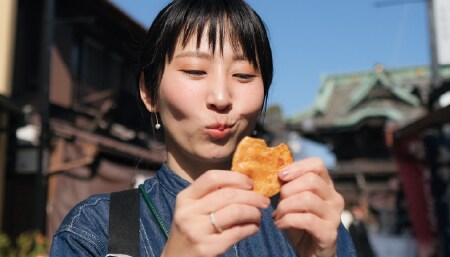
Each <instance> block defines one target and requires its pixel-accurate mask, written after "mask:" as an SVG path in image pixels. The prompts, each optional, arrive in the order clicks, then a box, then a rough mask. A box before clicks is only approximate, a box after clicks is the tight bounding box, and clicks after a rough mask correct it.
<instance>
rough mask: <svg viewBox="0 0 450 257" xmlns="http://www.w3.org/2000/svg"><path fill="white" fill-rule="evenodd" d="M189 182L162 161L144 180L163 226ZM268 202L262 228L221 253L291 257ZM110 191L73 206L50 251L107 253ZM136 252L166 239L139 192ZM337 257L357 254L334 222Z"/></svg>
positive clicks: (155, 249)
mask: <svg viewBox="0 0 450 257" xmlns="http://www.w3.org/2000/svg"><path fill="white" fill-rule="evenodd" d="M189 185H190V183H189V182H188V181H186V180H184V179H182V178H181V177H179V176H178V175H176V174H175V173H174V172H173V171H171V170H170V169H169V168H168V166H167V165H166V164H164V165H162V167H161V168H160V169H159V170H158V172H157V174H156V176H155V177H153V178H151V179H148V180H146V181H145V182H144V187H145V191H146V192H147V194H148V196H149V198H150V200H151V201H152V203H153V205H154V206H155V207H156V209H157V210H158V212H159V214H160V215H161V217H162V219H163V221H164V222H165V224H166V226H167V227H169V228H170V226H171V222H172V217H173V213H174V210H175V197H176V196H177V194H178V193H179V192H180V191H181V190H183V189H185V188H186V187H188V186H189ZM272 211H273V207H269V208H268V209H266V210H263V218H262V221H261V228H260V230H259V231H258V232H257V233H256V234H253V235H252V236H250V237H248V238H245V239H243V240H242V241H240V242H238V243H237V244H235V245H233V246H232V247H231V248H230V249H228V250H227V251H226V252H225V253H224V254H223V255H222V256H224V257H289V256H296V254H295V252H294V250H293V248H292V247H291V245H290V244H289V243H288V241H287V240H286V239H285V237H284V236H283V233H282V232H281V231H280V230H278V229H277V228H276V227H275V225H274V222H273V220H272V218H271V217H270V214H271V212H272ZM108 213H109V194H100V195H94V196H91V197H90V198H88V199H86V200H84V201H83V202H81V203H79V204H78V205H77V206H75V207H74V208H73V209H72V210H71V211H70V212H69V214H68V215H67V216H66V217H65V219H64V220H63V222H62V224H61V226H60V227H59V229H58V230H57V231H56V233H55V235H54V237H53V242H52V247H51V251H50V256H65V257H68V256H99V257H100V256H101V257H104V256H106V255H107V254H108V221H109V220H108ZM139 234H140V256H152V257H156V256H160V255H161V253H162V251H163V249H164V245H165V243H166V239H165V237H164V235H163V233H162V232H161V230H160V228H159V225H158V223H157V221H156V220H155V219H154V218H153V216H152V214H151V212H150V210H149V209H148V207H147V205H146V204H145V202H144V200H143V198H142V197H141V211H140V231H139ZM337 255H338V257H352V256H356V255H355V251H354V248H353V244H352V241H351V239H350V236H349V234H348V232H347V230H346V229H345V228H344V227H343V226H342V225H341V226H340V227H339V233H338V242H337Z"/></svg>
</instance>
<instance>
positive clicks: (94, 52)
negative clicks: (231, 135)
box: [0, 0, 165, 236]
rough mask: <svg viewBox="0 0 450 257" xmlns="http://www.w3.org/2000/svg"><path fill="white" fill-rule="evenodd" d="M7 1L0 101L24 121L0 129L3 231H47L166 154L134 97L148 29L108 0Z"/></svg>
mask: <svg viewBox="0 0 450 257" xmlns="http://www.w3.org/2000/svg"><path fill="white" fill-rule="evenodd" d="M13 2H15V4H16V7H17V8H16V13H17V15H16V22H15V24H14V25H15V26H14V27H15V28H16V31H15V34H16V37H15V50H14V62H13V76H12V86H11V92H10V95H9V96H8V97H7V98H2V97H0V106H2V108H3V109H5V108H6V107H9V110H10V111H11V112H13V113H14V114H15V115H10V116H11V117H12V116H14V117H16V120H17V118H20V119H19V120H20V121H21V122H20V123H19V122H9V123H8V126H7V127H5V128H2V129H3V130H4V132H5V133H6V134H7V135H8V136H7V137H8V143H7V145H6V146H5V149H6V153H3V152H2V151H0V154H2V153H3V156H2V157H4V159H5V160H6V163H5V172H4V173H0V176H2V181H3V180H4V181H5V183H4V184H5V187H4V188H2V190H4V193H5V194H4V196H5V197H4V199H5V201H4V203H3V204H2V205H1V206H0V213H2V212H1V210H2V211H3V219H2V221H1V227H0V230H4V231H6V232H7V233H8V234H11V235H13V236H15V235H17V234H19V233H21V232H23V231H25V230H30V229H36V228H37V229H41V230H47V232H48V234H49V235H50V236H51V235H52V234H53V232H54V230H55V229H56V227H57V226H58V225H59V223H60V222H61V220H62V218H63V217H64V216H65V214H66V213H67V211H68V210H69V209H70V208H72V207H73V205H75V204H76V203H78V202H79V201H81V200H82V199H84V198H86V197H87V196H89V195H91V194H94V193H100V192H109V191H116V190H120V189H124V188H129V187H131V186H132V185H133V184H134V183H136V181H137V180H138V178H139V177H140V176H142V177H148V176H151V175H152V172H151V171H152V170H153V169H155V167H157V166H159V165H160V164H161V163H162V162H163V161H164V158H165V148H164V144H163V143H162V142H161V140H160V138H161V137H159V136H155V134H154V133H153V131H152V129H151V122H150V119H149V115H148V113H147V112H146V111H145V108H144V107H143V106H142V104H140V101H139V97H138V95H137V92H138V91H137V85H136V81H137V80H136V75H137V70H136V63H137V60H136V56H137V53H138V51H139V43H140V42H141V41H143V39H144V37H145V34H146V29H145V28H144V27H143V26H142V25H140V24H139V23H137V22H136V21H134V20H133V19H131V18H130V17H129V16H128V15H126V14H125V13H124V12H123V11H122V10H121V9H119V8H118V7H116V6H115V5H114V4H112V3H111V2H110V1H107V0H54V1H44V0H39V1H37V0H16V1H13ZM50 2H53V3H54V6H48V5H46V3H50ZM47 50H48V51H47ZM47 65H49V66H47ZM46 66H47V67H50V68H49V75H48V70H46V69H45V68H46ZM47 75H48V76H47ZM46 92H48V93H46ZM5 99H6V100H7V101H6V100H5ZM9 103H14V105H11V104H9ZM5 106H6V107H5ZM2 142H3V141H2ZM1 159H3V158H0V160H1ZM1 170H2V169H0V171H1ZM0 203H1V201H0ZM46 210H47V212H45V211H46ZM46 220H47V221H48V222H45V221H46ZM45 224H46V225H45Z"/></svg>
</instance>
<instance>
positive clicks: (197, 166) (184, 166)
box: [167, 152, 231, 182]
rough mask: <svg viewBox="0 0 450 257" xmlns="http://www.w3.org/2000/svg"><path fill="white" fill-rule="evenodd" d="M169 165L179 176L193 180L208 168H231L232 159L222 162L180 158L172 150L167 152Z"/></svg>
mask: <svg viewBox="0 0 450 257" xmlns="http://www.w3.org/2000/svg"><path fill="white" fill-rule="evenodd" d="M167 165H168V166H169V168H170V169H171V170H172V171H173V172H175V173H176V174H177V175H178V176H180V177H182V178H184V179H186V180H187V181H190V182H193V181H194V180H196V179H197V178H198V177H200V176H201V175H202V174H203V173H205V172H206V171H208V170H229V169H230V168H231V159H230V160H226V161H222V162H218V161H216V162H213V161H205V160H198V161H197V160H188V161H185V160H180V158H175V156H174V155H172V154H171V153H170V152H168V154H167Z"/></svg>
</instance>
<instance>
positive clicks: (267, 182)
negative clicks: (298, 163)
mask: <svg viewBox="0 0 450 257" xmlns="http://www.w3.org/2000/svg"><path fill="white" fill-rule="evenodd" d="M293 161H294V158H293V157H292V153H291V151H290V150H289V147H288V146H287V145H286V144H280V145H278V146H276V147H268V146H267V144H266V142H265V141H264V140H262V139H259V138H251V137H245V138H243V139H242V141H241V142H239V144H238V146H237V148H236V152H235V153H234V155H233V162H232V166H231V170H233V171H237V172H240V173H243V174H245V175H247V176H249V177H250V178H252V179H253V182H254V185H253V190H254V191H257V192H260V193H262V194H263V195H265V196H267V197H270V196H273V195H275V194H277V193H278V192H279V191H280V188H281V181H280V179H279V178H278V172H279V171H280V170H281V169H282V168H284V167H285V166H287V165H288V164H290V163H292V162H293Z"/></svg>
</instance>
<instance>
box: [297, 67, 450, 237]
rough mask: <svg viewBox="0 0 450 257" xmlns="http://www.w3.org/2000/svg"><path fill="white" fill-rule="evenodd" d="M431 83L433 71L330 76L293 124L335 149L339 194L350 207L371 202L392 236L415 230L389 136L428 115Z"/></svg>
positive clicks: (447, 73)
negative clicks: (351, 204) (397, 129)
mask: <svg viewBox="0 0 450 257" xmlns="http://www.w3.org/2000/svg"><path fill="white" fill-rule="evenodd" d="M441 75H442V76H443V77H450V67H442V70H441ZM429 81H430V71H429V70H428V68H427V67H408V68H400V69H389V70H388V69H384V68H383V67H382V66H380V65H378V66H376V67H375V70H373V71H367V72H359V73H351V74H341V75H332V76H327V77H325V78H324V79H323V81H322V85H321V87H320V90H319V93H318V95H317V98H316V101H315V103H314V106H313V107H312V108H311V109H310V110H308V111H306V112H303V113H301V114H299V115H297V116H295V117H293V118H292V119H291V120H290V121H289V122H288V127H289V129H291V130H295V131H297V132H299V133H300V134H301V135H302V136H303V137H306V138H309V139H312V140H314V141H317V142H320V143H323V144H325V145H327V146H329V147H330V148H331V150H332V152H333V153H334V154H335V155H336V165H335V166H334V167H330V172H331V175H332V177H333V179H334V181H335V185H336V188H337V190H338V191H339V192H340V193H342V194H343V195H344V197H345V199H346V202H347V203H352V202H367V203H368V205H369V206H368V208H369V209H370V210H372V213H374V214H375V215H376V216H377V221H378V226H379V227H378V228H379V230H380V231H383V232H386V233H396V232H399V231H401V230H403V229H409V227H410V225H409V224H408V222H409V217H408V215H406V213H405V208H404V206H402V203H403V201H402V199H403V196H402V195H403V191H402V190H401V187H400V185H401V183H402V181H401V180H399V178H398V167H397V165H396V162H395V160H394V158H393V155H392V151H391V145H392V140H393V139H392V136H386V135H392V133H391V132H393V131H394V130H395V128H398V127H400V126H402V125H405V124H409V123H410V122H412V121H414V120H416V119H418V118H419V117H422V116H423V115H425V113H426V103H427V101H428V95H429V94H430V89H429ZM361 200H362V201H361Z"/></svg>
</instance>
